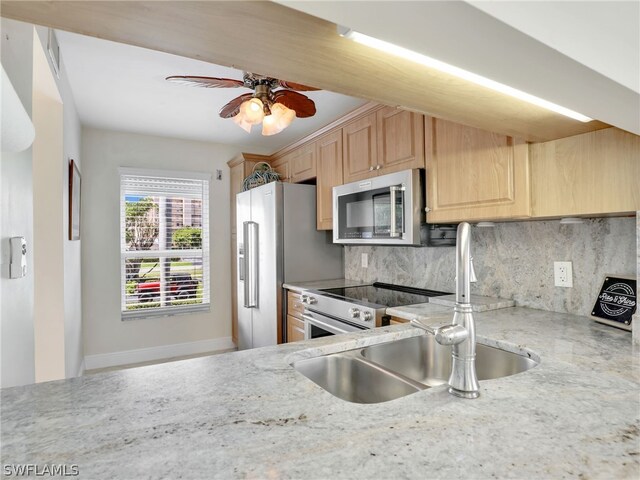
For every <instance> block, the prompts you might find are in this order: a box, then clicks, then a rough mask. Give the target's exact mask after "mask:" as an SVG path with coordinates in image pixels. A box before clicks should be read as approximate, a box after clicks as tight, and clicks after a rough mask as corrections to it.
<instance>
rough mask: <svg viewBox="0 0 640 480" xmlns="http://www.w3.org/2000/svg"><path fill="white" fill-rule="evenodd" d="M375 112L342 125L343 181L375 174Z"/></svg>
mask: <svg viewBox="0 0 640 480" xmlns="http://www.w3.org/2000/svg"><path fill="white" fill-rule="evenodd" d="M376 116H377V115H376V112H374V113H371V114H369V115H366V116H364V117H362V118H360V119H358V120H354V121H353V122H351V123H348V124H347V125H345V126H344V127H342V152H343V160H344V166H343V172H344V183H349V182H355V181H358V180H362V179H364V178H369V177H371V176H375V175H376V172H375V168H376V165H378V156H377V128H376Z"/></svg>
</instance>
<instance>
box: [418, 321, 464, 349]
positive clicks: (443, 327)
mask: <svg viewBox="0 0 640 480" xmlns="http://www.w3.org/2000/svg"><path fill="white" fill-rule="evenodd" d="M411 326H413V327H416V328H421V329H422V330H424V331H425V332H427V333H429V334H431V335H434V336H435V337H436V342H438V343H439V344H440V345H457V344H459V343H462V342H464V341H465V340H466V339H467V337H468V336H469V332H468V330H467V329H466V328H464V327H463V326H462V325H452V324H450V323H440V324H437V325H427V324H424V323H422V322H421V321H420V320H418V319H417V318H414V319H413V320H411Z"/></svg>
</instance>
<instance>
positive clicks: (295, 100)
mask: <svg viewBox="0 0 640 480" xmlns="http://www.w3.org/2000/svg"><path fill="white" fill-rule="evenodd" d="M166 79H167V80H168V81H170V82H174V83H181V84H183V85H190V86H194V87H201V88H239V87H245V88H250V89H252V90H253V93H245V94H243V95H240V96H239V97H236V98H234V99H233V100H231V101H230V102H229V103H227V104H226V105H225V106H224V107H222V108H221V109H220V116H221V117H222V118H232V119H233V121H234V122H235V123H236V124H237V125H238V126H240V127H241V128H243V129H244V130H246V131H247V132H251V127H252V126H253V125H257V124H259V123H260V122H262V135H275V134H276V133H280V132H281V131H282V130H284V129H285V128H287V127H288V126H289V125H290V124H291V122H292V121H293V119H294V118H295V117H298V118H306V117H312V116H313V115H315V113H316V105H315V103H313V100H311V99H310V98H308V97H306V96H305V95H303V94H301V93H298V91H300V92H310V91H315V90H319V89H318V88H314V87H308V86H306V85H302V84H300V83H293V82H286V81H284V80H278V79H277V78H272V77H266V76H264V75H258V74H255V73H249V72H245V74H244V76H243V77H242V80H234V79H232V78H215V77H194V76H182V75H174V76H171V77H167V78H166ZM296 90H297V91H296Z"/></svg>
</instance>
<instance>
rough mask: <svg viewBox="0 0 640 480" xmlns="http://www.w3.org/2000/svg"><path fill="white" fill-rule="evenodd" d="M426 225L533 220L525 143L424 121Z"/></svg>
mask: <svg viewBox="0 0 640 480" xmlns="http://www.w3.org/2000/svg"><path fill="white" fill-rule="evenodd" d="M425 144H426V167H427V170H426V175H427V208H428V209H429V211H428V213H427V222H429V223H446V222H459V221H465V220H467V221H472V220H476V221H477V220H500V219H507V218H509V219H514V218H526V217H529V216H530V192H529V158H528V146H527V143H526V142H525V141H524V140H521V139H518V138H514V137H510V136H506V135H501V134H497V133H492V132H487V131H484V130H479V129H477V128H472V127H467V126H464V125H459V124H457V123H453V122H448V121H446V120H440V119H435V118H431V117H425Z"/></svg>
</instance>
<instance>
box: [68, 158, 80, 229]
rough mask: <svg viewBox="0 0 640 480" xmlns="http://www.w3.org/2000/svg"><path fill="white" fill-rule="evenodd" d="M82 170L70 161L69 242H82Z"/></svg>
mask: <svg viewBox="0 0 640 480" xmlns="http://www.w3.org/2000/svg"><path fill="white" fill-rule="evenodd" d="M81 181H82V179H81V177H80V170H78V165H77V164H76V162H75V161H74V160H73V159H71V160H69V240H80V194H81V189H80V184H81Z"/></svg>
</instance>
